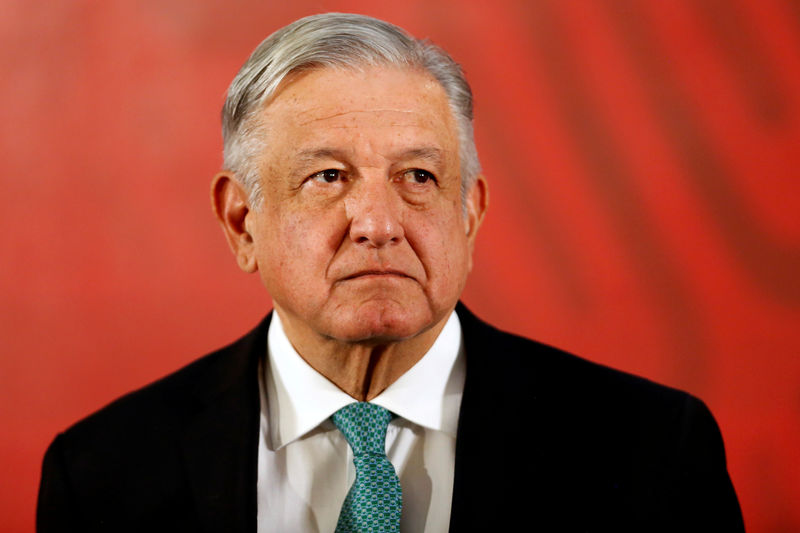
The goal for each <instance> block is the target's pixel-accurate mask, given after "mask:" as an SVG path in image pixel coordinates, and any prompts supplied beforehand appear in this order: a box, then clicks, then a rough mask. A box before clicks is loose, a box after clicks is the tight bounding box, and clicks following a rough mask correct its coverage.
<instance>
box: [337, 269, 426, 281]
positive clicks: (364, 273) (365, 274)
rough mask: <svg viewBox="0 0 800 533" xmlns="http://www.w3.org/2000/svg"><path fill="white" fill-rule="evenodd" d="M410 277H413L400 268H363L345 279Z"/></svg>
mask: <svg viewBox="0 0 800 533" xmlns="http://www.w3.org/2000/svg"><path fill="white" fill-rule="evenodd" d="M373 277H375V278H389V277H395V278H408V279H411V276H409V275H408V274H406V273H405V272H401V271H399V270H361V271H359V272H356V273H354V274H350V275H349V276H346V277H344V278H343V280H344V281H347V280H351V279H366V278H373Z"/></svg>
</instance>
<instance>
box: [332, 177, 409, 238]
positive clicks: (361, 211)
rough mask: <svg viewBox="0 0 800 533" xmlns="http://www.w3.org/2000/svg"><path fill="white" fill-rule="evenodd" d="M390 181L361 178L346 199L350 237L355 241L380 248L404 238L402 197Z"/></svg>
mask: <svg viewBox="0 0 800 533" xmlns="http://www.w3.org/2000/svg"><path fill="white" fill-rule="evenodd" d="M396 195H397V193H396V192H395V191H394V190H393V189H392V187H391V184H390V183H389V182H388V180H386V179H385V178H384V179H375V180H369V179H364V180H361V183H359V186H358V187H354V188H353V190H352V191H351V195H350V196H349V197H348V198H347V199H346V200H345V209H346V211H347V216H348V218H349V220H350V239H351V240H352V241H353V242H355V243H356V244H360V245H365V246H370V247H373V248H381V247H384V246H387V245H391V244H396V243H398V242H400V241H401V240H402V239H403V238H404V230H403V224H402V221H401V218H400V205H399V198H397V197H396Z"/></svg>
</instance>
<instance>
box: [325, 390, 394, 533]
mask: <svg viewBox="0 0 800 533" xmlns="http://www.w3.org/2000/svg"><path fill="white" fill-rule="evenodd" d="M331 419H332V420H333V423H334V424H335V425H336V427H337V428H339V431H341V432H342V434H344V438H345V439H347V442H348V443H349V444H350V448H352V449H353V463H355V465H356V480H355V481H354V482H353V486H352V487H350V491H349V492H348V493H347V497H346V498H345V500H344V503H343V504H342V511H341V513H339V523H338V524H336V533H365V532H388V531H400V511H401V510H402V508H403V497H402V496H403V494H402V489H401V488H400V480H399V479H398V478H397V474H396V473H395V471H394V467H393V466H392V463H390V462H389V459H388V458H387V457H386V427H387V426H388V425H389V421H390V420H391V419H392V413H390V412H389V411H387V410H386V409H384V408H383V407H381V406H380V405H373V404H371V403H367V402H359V403H351V404H350V405H348V406H346V407H342V408H341V409H339V410H338V411H336V412H335V413H333V416H332V417H331Z"/></svg>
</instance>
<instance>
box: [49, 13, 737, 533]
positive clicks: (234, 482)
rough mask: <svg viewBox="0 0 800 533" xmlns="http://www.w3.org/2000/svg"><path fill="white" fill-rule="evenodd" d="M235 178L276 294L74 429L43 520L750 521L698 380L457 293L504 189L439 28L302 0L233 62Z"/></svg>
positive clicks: (646, 527)
mask: <svg viewBox="0 0 800 533" xmlns="http://www.w3.org/2000/svg"><path fill="white" fill-rule="evenodd" d="M223 135H224V141H225V170H223V171H222V172H220V173H219V174H218V175H217V176H215V178H214V180H213V182H212V194H211V196H212V202H213V206H214V211H215V213H216V215H217V217H218V219H219V221H220V224H221V226H222V229H223V231H224V233H225V236H226V238H227V240H228V243H229V245H230V247H231V249H232V251H233V253H234V255H235V257H236V260H237V262H238V264H239V266H240V267H241V268H242V269H243V270H244V271H246V272H258V273H259V275H260V276H261V279H262V281H263V283H264V285H265V287H266V289H267V291H268V292H269V294H270V295H271V297H272V299H273V303H274V312H273V313H271V314H270V315H269V316H268V317H267V318H266V319H265V320H264V321H263V322H262V324H261V325H259V326H258V327H257V328H256V329H255V330H254V331H253V332H251V333H250V334H248V335H247V336H245V337H244V338H242V339H240V340H239V341H237V342H236V343H234V344H232V345H230V346H228V347H226V348H224V349H222V350H220V351H218V352H215V353H213V354H211V355H209V356H206V357H205V358H202V359H200V360H198V361H196V362H195V363H193V364H192V365H189V366H188V367H186V368H184V369H183V370H180V371H179V372H177V373H175V374H173V375H172V376H169V377H167V378H165V379H163V380H161V381H159V382H157V383H155V384H153V385H150V386H149V387H146V388H144V389H142V390H140V391H137V392H134V393H132V394H130V395H128V396H126V397H124V398H122V399H120V400H117V401H116V402H114V403H113V404H111V405H110V406H108V407H106V408H105V409H103V410H101V411H100V412H98V413H96V414H94V415H92V416H91V417H89V418H87V419H86V420H84V421H82V422H79V423H78V424H77V425H75V426H73V427H72V428H70V429H69V430H67V431H66V432H65V433H63V434H61V435H59V436H58V437H57V438H56V440H55V441H54V442H53V444H52V445H51V447H50V449H49V450H48V452H47V455H46V457H45V462H44V468H43V475H42V486H41V490H40V499H39V509H38V526H39V529H40V530H41V531H61V530H75V531H78V530H79V531H93V530H103V531H120V530H137V531H152V530H172V531H176V530H177V531H188V530H203V531H334V530H336V531H397V530H398V527H399V528H400V529H402V530H404V531H413V532H416V531H425V532H433V531H447V530H450V531H468V530H485V529H489V528H492V529H494V530H509V529H512V528H513V529H540V530H544V531H552V530H556V531H605V530H616V531H619V530H623V531H627V530H631V531H633V530H636V531H653V530H670V531H672V530H677V531H687V530H690V531H691V530H697V531H700V530H702V531H710V530H714V531H741V530H742V529H743V527H742V522H741V514H740V512H739V507H738V503H737V501H736V496H735V494H734V491H733V487H732V486H731V483H730V479H729V477H728V474H727V471H726V466H725V458H724V452H723V448H722V440H721V437H720V434H719V431H718V429H717V427H716V424H715V423H714V420H713V418H712V417H711V414H710V413H709V412H708V410H707V409H706V408H705V406H704V405H703V404H702V403H701V402H700V401H699V400H697V399H695V398H693V397H691V396H689V395H687V394H685V393H682V392H679V391H675V390H672V389H668V388H666V387H662V386H659V385H655V384H653V383H650V382H648V381H646V380H643V379H640V378H636V377H633V376H630V375H627V374H623V373H620V372H617V371H614V370H611V369H608V368H604V367H601V366H598V365H595V364H593V363H590V362H587V361H585V360H582V359H579V358H577V357H574V356H572V355H568V354H565V353H563V352H560V351H558V350H556V349H553V348H549V347H546V346H543V345H541V344H537V343H535V342H533V341H529V340H526V339H522V338H519V337H515V336H512V335H508V334H505V333H501V332H500V331H498V330H496V329H494V328H492V327H491V326H488V325H486V324H484V323H482V322H481V321H479V320H478V319H477V318H475V317H474V316H473V315H472V314H471V313H470V312H469V311H468V310H467V309H466V308H465V307H463V306H462V305H460V304H458V298H459V296H460V294H461V291H462V289H463V287H464V283H465V281H466V277H467V274H468V272H469V270H470V268H471V255H472V249H473V244H474V242H475V237H476V234H477V231H478V228H479V226H480V223H481V220H482V219H483V216H484V213H485V210H486V206H487V202H488V189H487V183H486V180H485V179H484V178H483V176H481V175H480V171H479V165H478V159H477V155H476V151H475V146H474V141H473V136H472V97H471V93H470V90H469V86H468V85H467V83H466V81H465V80H464V78H463V75H462V74H461V71H460V68H459V67H458V65H457V64H456V63H454V62H453V61H452V59H450V57H449V56H448V55H447V54H446V53H445V52H443V51H442V50H440V49H438V48H436V47H435V46H433V45H431V44H429V43H426V42H423V41H418V40H415V39H413V38H411V37H409V36H408V35H407V34H405V33H404V32H403V31H402V30H400V29H399V28H396V27H394V26H391V25H389V24H387V23H385V22H382V21H378V20H375V19H371V18H368V17H363V16H356V15H342V14H328V15H320V16H314V17H308V18H305V19H301V20H299V21H297V22H295V23H293V24H291V25H289V26H287V27H285V28H283V29H281V30H279V31H278V32H276V33H275V34H273V35H272V36H270V37H269V38H268V39H267V40H266V41H264V42H263V43H262V44H261V45H260V46H259V47H258V48H257V49H256V51H255V52H254V53H253V55H252V56H251V57H250V59H249V60H248V61H247V63H245V65H244V66H243V67H242V69H241V70H240V72H239V74H238V75H237V76H236V78H235V79H234V81H233V83H232V84H231V87H230V90H229V93H228V99H227V101H226V103H225V107H224V110H223Z"/></svg>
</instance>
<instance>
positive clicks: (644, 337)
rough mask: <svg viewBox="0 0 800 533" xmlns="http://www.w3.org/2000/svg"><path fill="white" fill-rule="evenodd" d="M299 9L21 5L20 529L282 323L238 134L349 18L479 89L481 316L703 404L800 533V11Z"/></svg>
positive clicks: (15, 469) (3, 505)
mask: <svg viewBox="0 0 800 533" xmlns="http://www.w3.org/2000/svg"><path fill="white" fill-rule="evenodd" d="M279 4H280V6H279ZM283 4H289V2H286V3H284V2H264V1H261V2H256V1H251V2H229V1H225V2H222V1H219V2H202V3H200V2H195V1H193V0H182V1H172V2H161V1H155V0H146V1H145V0H139V1H136V2H134V1H127V2H123V1H117V2H100V1H89V0H86V1H73V2H49V3H48V5H47V7H46V8H45V7H43V6H42V5H40V4H39V3H37V2H27V1H24V0H6V1H3V2H2V3H0V39H2V42H0V58H1V59H0V60H1V61H2V63H1V64H2V76H0V99H1V101H2V106H3V119H2V121H0V158H1V159H0V161H1V162H2V173H1V174H0V184H1V185H2V188H0V224H1V225H2V226H1V227H2V229H3V231H2V233H1V234H0V250H2V261H0V295H1V297H2V305H0V354H1V355H0V357H2V359H1V361H2V367H0V416H1V417H2V428H3V429H2V433H1V434H0V469H2V470H1V471H0V479H2V482H0V529H2V530H3V531H9V532H12V531H30V530H31V529H32V528H33V516H34V506H35V497H36V491H37V483H38V478H39V468H40V462H41V457H42V454H43V453H44V450H45V447H46V446H47V444H48V442H49V441H50V440H51V439H52V438H53V436H54V435H55V433H56V432H58V431H60V430H62V429H64V428H65V427H67V426H68V425H69V424H70V423H72V422H73V421H75V420H76V419H78V418H79V417H81V416H83V415H85V414H87V413H88V412H90V411H93V410H95V409H97V408H99V407H100V406H102V405H103V404H105V403H107V402H108V401H110V400H112V399H113V398H115V397H117V396H119V395H120V394H122V393H124V392H126V391H128V390H130V389H132V388H135V387H138V386H140V385H142V384H144V383H146V382H149V381H151V380H153V379H155V378H157V377H159V376H161V375H163V374H165V373H167V372H169V371H171V370H173V369H175V368H177V367H179V366H181V365H183V364H184V363H186V362H188V361H190V360H192V359H193V358H195V357H197V356H199V355H200V354H202V353H204V352H207V351H210V350H212V349H214V348H216V347H218V346H220V345H222V344H224V343H227V342H229V341H230V340H232V339H234V338H235V337H237V336H238V335H240V334H242V333H243V332H245V331H246V330H247V329H249V328H250V327H251V326H252V325H254V324H255V323H256V322H257V321H258V320H259V319H260V318H261V316H262V315H263V314H264V313H265V311H266V310H267V309H268V308H269V305H270V303H269V298H268V296H267V295H266V293H265V292H264V290H263V289H262V288H261V286H260V284H259V282H258V280H257V279H256V277H254V276H246V275H244V274H242V273H241V272H240V271H239V270H238V268H237V267H236V265H235V263H234V261H233V258H232V257H231V256H230V254H229V252H228V250H227V246H226V244H225V243H224V240H223V237H222V234H221V232H220V231H219V229H218V228H217V225H216V222H215V221H214V219H213V218H212V215H211V211H210V208H209V201H208V184H209V180H210V178H211V176H212V175H213V174H214V172H215V171H216V170H217V169H218V167H219V165H220V161H221V155H220V153H221V141H220V135H219V123H218V120H219V119H218V114H219V108H220V106H221V104H222V101H223V95H224V92H225V90H226V88H227V84H228V83H229V81H230V80H231V78H232V77H233V75H234V74H235V72H236V71H237V69H238V67H239V66H240V64H241V63H242V62H243V61H244V59H245V58H246V56H247V55H248V54H249V52H250V51H251V50H252V48H253V47H254V46H255V45H256V44H257V43H258V42H259V41H260V40H261V39H262V38H264V37H265V36H266V35H267V34H269V33H271V32H272V31H274V30H275V29H277V28H279V27H280V26H283V25H285V24H287V23H288V22H290V21H291V20H293V19H295V18H297V17H300V16H303V15H307V14H311V13H314V12H320V11H329V10H339V11H356V12H363V13H368V14H372V15H375V16H378V17H382V18H386V19H388V20H390V21H392V22H394V23H397V24H399V25H401V26H404V27H405V28H407V29H409V30H410V31H411V32H412V33H414V34H415V35H417V36H423V37H424V36H427V37H430V38H431V39H432V40H433V41H435V42H437V43H438V44H440V45H442V46H443V47H444V48H446V49H447V50H449V51H450V52H451V53H452V54H453V55H454V56H455V57H456V59H457V60H459V61H460V62H461V63H462V64H463V65H464V67H465V70H466V73H467V75H468V77H469V79H470V80H471V82H472V85H473V89H474V92H475V95H476V102H477V106H476V112H477V118H476V131H477V142H478V148H479V151H480V154H481V156H482V161H483V164H484V167H485V171H486V175H487V176H488V179H489V182H490V185H491V192H492V197H491V205H490V209H489V213H488V217H487V219H486V223H485V225H484V227H483V229H482V232H481V234H480V235H479V238H478V248H477V257H476V268H475V271H474V273H473V275H472V277H471V279H470V282H469V284H468V288H467V291H466V294H465V300H466V302H467V303H468V305H470V306H471V307H472V308H473V310H475V311H476V312H477V313H478V314H479V315H480V316H482V317H483V318H485V319H487V320H489V321H491V322H493V323H496V324H497V325H500V326H501V327H504V328H506V329H509V330H512V331H515V332H520V333H524V334H526V335H529V336H532V337H535V338H537V339H540V340H543V341H545V342H548V343H551V344H555V345H558V346H560V347H563V348H565V349H568V350H571V351H575V352H578V353H580V354H582V355H583V356H585V357H587V358H589V359H592V360H595V361H599V362H602V363H605V364H609V365H612V366H615V367H618V368H622V369H625V370H628V371H631V372H635V373H638V374H641V375H644V376H647V377H649V378H651V379H654V380H657V381H661V382H663V383H667V384H670V385H673V386H676V387H681V388H684V389H686V390H689V391H691V392H692V393H695V394H697V395H699V396H700V397H702V398H703V399H704V400H705V401H706V402H707V403H708V404H709V405H710V407H711V408H712V410H713V412H714V413H715V415H716V416H717V419H718V421H719V423H720V425H721V427H722V432H723V435H724V438H725V441H726V445H727V450H728V461H729V467H730V472H731V475H732V477H733V480H734V483H735V485H736V488H737V491H738V493H739V496H740V499H741V502H742V507H743V510H744V515H745V520H746V523H747V526H748V528H749V530H750V531H756V532H758V531H763V532H783V531H789V530H793V531H798V530H800V506H798V505H797V502H798V501H800V461H798V450H800V423H799V422H800V359H798V357H797V356H798V353H799V352H800V327H798V325H800V321H799V320H798V319H800V276H798V273H800V217H799V216H798V208H800V194H798V193H800V190H799V189H800V187H799V186H798V179H797V178H798V176H797V174H798V171H797V170H796V169H797V168H798V167H800V150H798V148H797V147H798V141H800V4H798V2H796V1H789V0H674V1H668V2H667V1H657V0H641V1H635V0H629V1H626V0H608V1H600V0H595V1H592V0H586V1H563V0H547V1H524V2H523V1H520V2H512V1H505V2H500V1H495V2H492V3H491V7H489V3H488V2H486V3H484V2H474V3H470V2H464V1H458V2H455V1H436V2H433V1H430V0H426V1H408V0H406V1H405V2H393V3H391V4H392V5H391V6H389V5H388V4H389V3H387V7H380V8H379V7H374V6H373V4H374V3H373V2H368V1H349V2H348V1H341V2H333V1H331V2H323V1H316V2H314V1H295V2H292V3H291V4H292V5H291V7H288V6H283Z"/></svg>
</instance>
